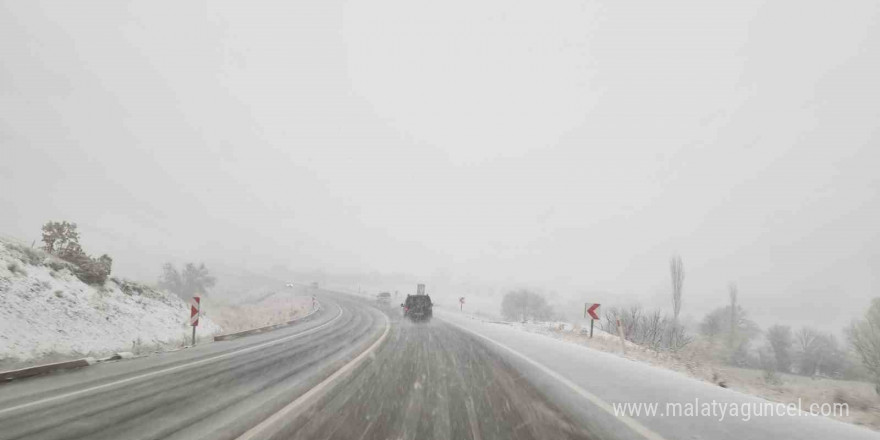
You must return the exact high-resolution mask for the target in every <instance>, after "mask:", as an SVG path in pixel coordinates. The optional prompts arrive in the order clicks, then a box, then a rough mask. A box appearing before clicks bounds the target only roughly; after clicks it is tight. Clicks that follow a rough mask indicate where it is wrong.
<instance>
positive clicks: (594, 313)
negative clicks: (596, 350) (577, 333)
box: [584, 303, 601, 339]
mask: <svg viewBox="0 0 880 440" xmlns="http://www.w3.org/2000/svg"><path fill="white" fill-rule="evenodd" d="M599 306H601V304H591V303H584V318H586V317H588V316H589V317H590V338H591V339H592V337H593V321H595V320H597V319H599V313H598V312H599Z"/></svg>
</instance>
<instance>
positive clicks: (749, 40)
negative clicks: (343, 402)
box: [0, 1, 880, 331]
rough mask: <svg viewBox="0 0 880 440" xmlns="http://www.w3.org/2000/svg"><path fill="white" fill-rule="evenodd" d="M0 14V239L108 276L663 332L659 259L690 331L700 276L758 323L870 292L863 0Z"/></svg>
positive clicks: (874, 179)
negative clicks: (554, 306) (272, 279)
mask: <svg viewBox="0 0 880 440" xmlns="http://www.w3.org/2000/svg"><path fill="white" fill-rule="evenodd" d="M3 9H4V13H3V14H0V54H2V59H0V96H2V99H0V148H2V150H0V210H2V211H0V212H2V213H3V215H0V235H7V236H12V237H16V238H20V239H24V240H28V241H30V240H34V239H36V240H39V231H40V226H41V225H42V224H43V223H45V222H46V221H49V220H68V221H72V222H76V223H77V224H78V225H79V227H80V230H81V233H82V236H83V245H84V248H85V249H86V250H87V251H88V252H90V253H94V254H102V253H107V254H110V255H111V256H112V257H113V258H114V273H115V274H118V275H122V276H127V277H133V278H136V279H142V280H146V281H153V280H155V278H156V277H157V276H158V274H159V271H160V266H161V264H162V263H163V262H165V261H172V262H176V263H182V262H185V261H192V260H194V261H205V262H206V263H208V264H209V266H211V265H213V266H215V267H218V268H220V269H221V270H222V268H240V269H242V270H246V271H249V272H254V273H268V272H269V271H270V270H272V269H273V268H277V267H284V268H287V269H289V270H293V271H313V270H323V271H326V272H328V273H363V274H367V273H370V272H379V273H386V274H388V273H401V274H411V275H412V276H414V277H424V278H425V279H446V280H450V281H449V282H450V284H456V283H457V284H472V285H475V286H503V287H505V288H506V287H508V286H530V287H534V288H541V289H544V290H546V291H550V290H554V291H557V292H560V294H562V295H565V296H566V297H570V298H572V299H578V298H582V299H583V301H591V302H602V303H604V304H614V303H628V302H631V301H636V300H638V301H640V302H642V303H643V304H644V305H646V306H651V307H654V306H656V307H664V308H665V309H666V310H668V309H669V307H670V306H669V290H670V281H669V267H668V265H669V258H670V257H671V256H672V255H674V254H679V255H681V256H682V258H683V261H684V265H685V270H686V279H685V282H684V305H683V308H682V315H684V316H688V315H691V316H693V317H695V318H696V319H699V318H701V317H702V314H703V313H705V312H707V311H709V310H711V309H713V308H715V307H718V306H722V305H724V304H725V303H726V298H727V293H726V292H727V286H728V284H729V283H730V282H735V283H737V285H738V286H739V292H740V302H741V303H742V304H743V305H744V306H745V307H746V308H747V309H748V311H749V312H750V314H751V315H752V317H753V318H754V319H755V320H757V321H758V322H760V323H762V325H766V324H767V323H773V322H781V323H790V324H793V325H805V324H814V325H816V326H818V327H820V328H822V329H827V330H834V331H839V330H840V328H841V327H843V326H844V325H846V324H847V323H848V322H849V321H850V320H851V319H853V318H855V317H858V316H861V315H862V314H863V313H864V311H865V310H866V309H867V307H868V305H869V302H870V299H871V298H872V297H877V296H880V274H878V267H880V232H878V224H880V223H878V220H880V196H878V190H880V177H878V171H877V168H878V164H880V143H878V141H880V87H878V86H877V84H876V81H877V80H876V78H880V34H878V30H880V26H878V23H880V4H878V3H877V2H875V1H853V2H848V3H847V8H837V7H835V6H834V5H832V4H823V3H821V2H793V1H782V2H780V1H776V2H769V1H766V2H765V1H745V2H736V3H717V4H716V3H714V2H708V3H707V2H690V1H673V2H665V3H662V4H659V3H650V2H646V3H644V4H639V5H636V4H632V5H631V4H629V3H627V4H622V3H619V2H605V3H602V2H574V1H563V2H554V3H552V4H541V5H537V4H527V3H515V4H514V3H510V2H503V1H494V2H484V3H480V4H473V3H472V2H467V3H466V2H444V3H439V4H434V3H425V4H419V5H416V4H415V3H412V2H403V1H379V2H370V3H367V2H361V1H349V2H319V3H314V4H298V3H295V2H277V3H275V2H248V3H247V4H239V3H236V2H211V3H210V4H202V5H201V6H199V5H195V4H191V3H180V2H175V3H171V2H140V1H135V2H112V3H109V4H101V5H100V7H92V8H87V7H84V6H83V5H82V4H81V3H70V4H59V3H52V2H46V3H43V2H4V8H3ZM389 11H394V14H390V13H388V12H389ZM682 11H688V14H683V13H681V12H682ZM403 17H405V19H403ZM780 29H782V30H784V32H783V31H780ZM218 275H220V276H221V277H222V274H218Z"/></svg>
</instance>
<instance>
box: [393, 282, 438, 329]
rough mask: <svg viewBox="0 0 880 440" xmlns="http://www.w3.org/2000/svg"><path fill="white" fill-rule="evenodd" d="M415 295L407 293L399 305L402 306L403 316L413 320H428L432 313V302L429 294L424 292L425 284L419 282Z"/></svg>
mask: <svg viewBox="0 0 880 440" xmlns="http://www.w3.org/2000/svg"><path fill="white" fill-rule="evenodd" d="M417 292H418V293H416V294H415V295H407V296H406V301H404V303H403V304H401V305H400V307H402V308H403V316H404V317H405V318H409V319H410V320H411V321H413V322H418V321H425V322H428V321H430V320H431V318H432V317H433V315H434V303H433V302H432V301H431V296H430V295H427V294H425V285H424V284H419V289H418V291H417Z"/></svg>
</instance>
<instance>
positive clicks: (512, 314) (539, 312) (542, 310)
mask: <svg viewBox="0 0 880 440" xmlns="http://www.w3.org/2000/svg"><path fill="white" fill-rule="evenodd" d="M501 316H503V317H504V319H507V320H510V321H518V320H520V319H522V320H528V319H536V320H539V321H544V320H548V319H551V318H552V316H553V310H552V308H551V307H550V305H549V304H547V300H546V299H545V298H544V295H541V294H540V293H536V292H532V291H530V290H525V289H520V290H515V291H512V292H507V293H506V294H505V295H504V297H503V298H502V299H501Z"/></svg>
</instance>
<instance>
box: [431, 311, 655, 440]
mask: <svg viewBox="0 0 880 440" xmlns="http://www.w3.org/2000/svg"><path fill="white" fill-rule="evenodd" d="M440 320H441V321H443V322H445V323H447V324H449V325H452V326H454V327H456V328H458V329H461V330H464V331H466V332H468V333H470V334H472V335H474V336H477V337H479V338H482V339H485V340H487V341H489V342H491V343H493V344H495V345H497V346H498V347H500V348H503V349H504V350H506V351H508V352H509V353H510V354H512V355H514V356H516V357H518V358H520V359H522V360H523V361H526V362H527V363H529V364H531V365H532V366H533V367H535V368H537V369H539V370H541V372H543V373H544V374H546V375H548V376H550V377H552V378H553V379H556V380H557V381H559V382H561V383H562V384H563V385H565V386H567V387H569V388H571V389H572V390H573V391H574V392H576V393H577V394H579V395H580V396H581V397H583V398H585V399H587V400H589V401H590V403H592V404H594V405H596V406H597V407H599V408H600V409H602V410H603V411H605V412H607V413H608V414H610V415H611V416H613V417H614V418H615V419H617V420H619V421H620V422H621V423H623V424H624V425H626V426H627V427H628V428H630V429H632V430H633V431H635V432H636V433H637V434H639V435H641V436H642V437H644V438H646V439H648V440H666V439H665V438H664V437H663V436H662V435H660V434H658V433H656V432H654V431H652V430H651V429H650V428H648V427H647V426H645V425H643V424H641V423H639V421H638V420H636V419H634V418H632V417H629V416H627V415H625V414H624V415H618V414H617V413H615V412H614V408H613V407H612V406H611V405H610V404H609V403H608V402H606V401H604V400H602V398H600V397H599V396H597V395H595V394H593V393H591V392H589V391H587V390H585V389H583V388H581V386H580V385H578V384H576V383H574V382H572V381H571V380H569V379H567V378H565V377H564V376H562V375H561V374H559V373H557V372H555V371H553V370H551V369H550V368H548V367H547V366H545V365H543V364H541V363H539V362H538V361H535V360H533V359H532V358H530V357H528V356H526V355H524V354H522V353H520V352H518V351H516V350H514V349H513V348H510V347H508V346H507V345H505V344H502V343H501V342H498V341H496V340H494V339H492V338H490V337H488V336H485V335H482V334H480V333H477V332H475V331H474V330H471V329H469V328H465V327H462V326H461V325H459V324H457V323H454V322H452V321H450V320H448V319H444V318H442V317H441V318H440Z"/></svg>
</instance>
